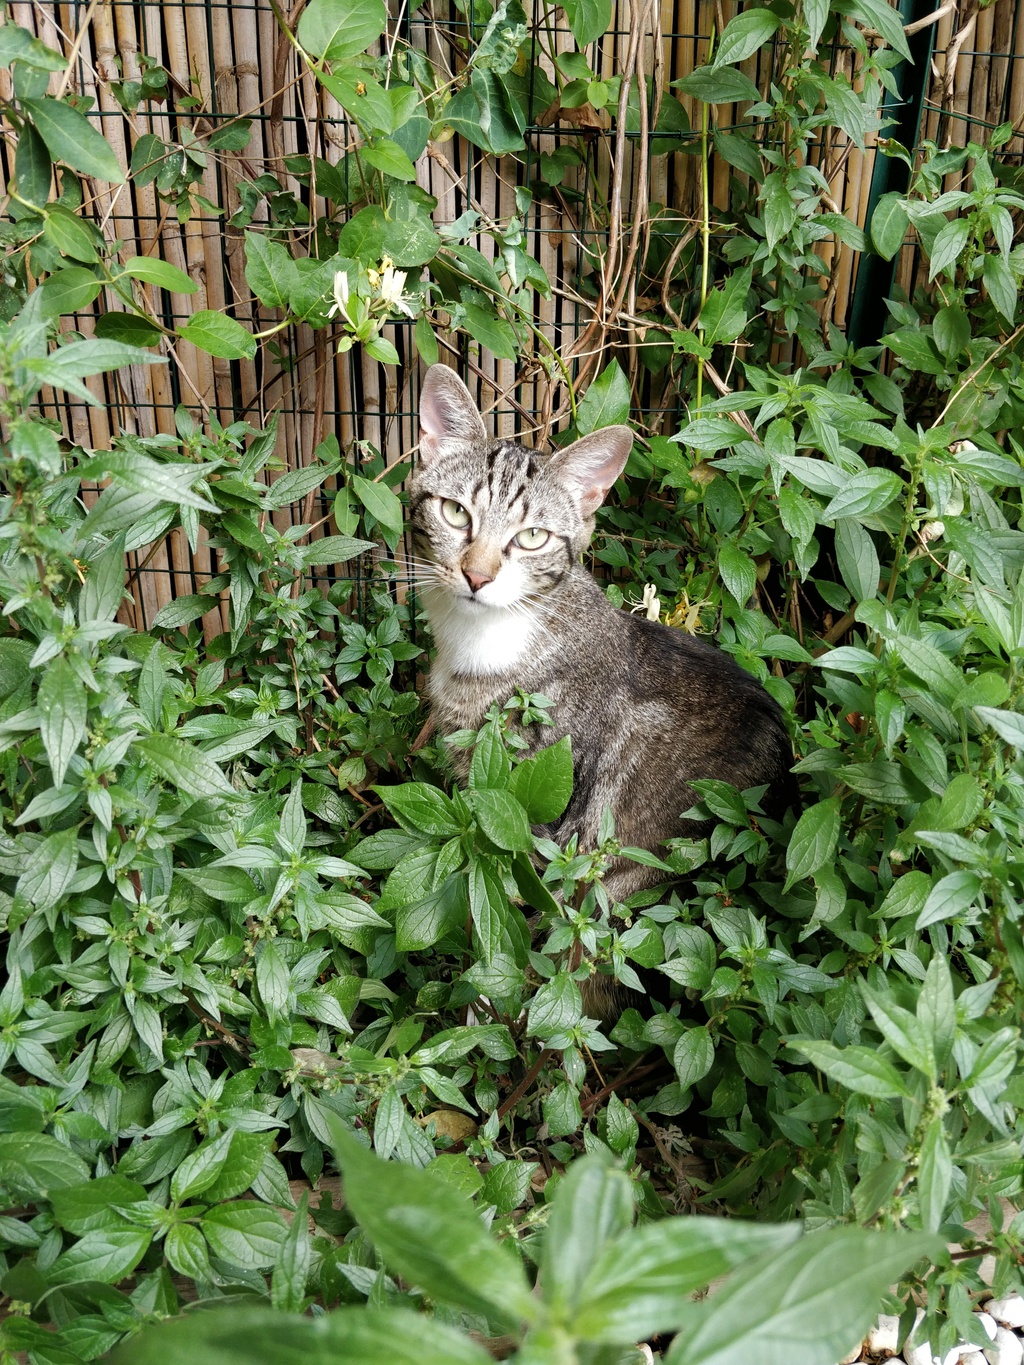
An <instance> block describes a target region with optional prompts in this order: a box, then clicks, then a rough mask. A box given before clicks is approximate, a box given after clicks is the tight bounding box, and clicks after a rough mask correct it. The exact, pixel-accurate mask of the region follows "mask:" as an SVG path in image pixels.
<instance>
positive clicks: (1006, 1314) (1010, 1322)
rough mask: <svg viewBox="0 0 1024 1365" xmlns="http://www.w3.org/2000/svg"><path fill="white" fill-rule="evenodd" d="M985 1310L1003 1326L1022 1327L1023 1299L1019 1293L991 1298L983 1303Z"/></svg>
mask: <svg viewBox="0 0 1024 1365" xmlns="http://www.w3.org/2000/svg"><path fill="white" fill-rule="evenodd" d="M985 1310H986V1312H988V1313H991V1314H992V1316H993V1317H994V1318H995V1320H996V1322H1001V1323H1002V1324H1003V1326H1004V1327H1016V1328H1018V1329H1019V1328H1021V1327H1024V1299H1022V1298H1021V1296H1020V1295H1019V1294H1007V1296H1006V1298H1005V1299H992V1300H990V1301H989V1302H988V1303H987V1304H986V1305H985Z"/></svg>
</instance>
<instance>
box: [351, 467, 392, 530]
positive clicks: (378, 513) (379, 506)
mask: <svg viewBox="0 0 1024 1365" xmlns="http://www.w3.org/2000/svg"><path fill="white" fill-rule="evenodd" d="M352 488H353V491H354V492H355V495H356V497H357V498H358V499H359V501H360V502H361V503H362V504H363V506H364V507H365V508H366V510H367V511H368V512H369V513H370V515H371V516H372V517H373V518H374V519H375V520H376V521H379V522H380V524H381V525H382V526H384V527H386V528H387V530H389V531H396V532H397V531H401V529H402V522H403V518H404V513H403V512H402V504H401V503H400V502H399V500H398V495H397V494H396V493H393V492H392V491H391V489H390V488H389V487H388V486H387V484H386V483H375V482H374V481H373V480H372V479H364V478H363V477H362V476H361V475H360V474H354V475H353V476H352Z"/></svg>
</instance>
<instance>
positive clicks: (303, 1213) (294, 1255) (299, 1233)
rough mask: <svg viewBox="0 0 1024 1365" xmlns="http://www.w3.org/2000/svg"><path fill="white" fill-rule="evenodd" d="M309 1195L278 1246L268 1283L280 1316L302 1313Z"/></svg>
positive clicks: (306, 1274) (309, 1249) (309, 1254)
mask: <svg viewBox="0 0 1024 1365" xmlns="http://www.w3.org/2000/svg"><path fill="white" fill-rule="evenodd" d="M308 1204H309V1194H308V1193H304V1194H303V1196H302V1198H301V1199H300V1200H299V1206H298V1208H297V1209H296V1211H295V1214H294V1217H293V1218H292V1222H291V1227H290V1228H289V1229H288V1232H287V1234H286V1236H285V1239H284V1242H283V1243H282V1245H281V1250H280V1253H279V1257H278V1262H277V1265H275V1267H274V1274H273V1278H272V1279H271V1282H270V1302H271V1303H272V1304H273V1305H274V1307H275V1308H277V1309H279V1310H280V1311H281V1312H283V1313H301V1312H302V1309H303V1307H304V1306H305V1300H306V1281H307V1280H308V1278H309V1268H310V1264H311V1262H312V1246H311V1244H310V1240H309V1215H308V1213H307V1207H308Z"/></svg>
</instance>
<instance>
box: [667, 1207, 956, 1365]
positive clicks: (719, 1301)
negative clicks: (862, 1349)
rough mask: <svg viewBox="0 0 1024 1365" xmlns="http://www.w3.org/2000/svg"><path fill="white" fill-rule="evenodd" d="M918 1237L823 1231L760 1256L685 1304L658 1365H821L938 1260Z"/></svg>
mask: <svg viewBox="0 0 1024 1365" xmlns="http://www.w3.org/2000/svg"><path fill="white" fill-rule="evenodd" d="M943 1252H944V1247H943V1244H942V1242H941V1241H940V1240H939V1239H938V1238H935V1237H926V1236H924V1235H922V1234H919V1233H898V1232H891V1233H885V1232H867V1231H865V1230H864V1229H862V1228H830V1229H828V1230H827V1231H822V1232H814V1233H811V1234H809V1235H807V1236H804V1237H801V1238H800V1240H799V1241H798V1242H796V1243H795V1244H794V1245H793V1246H791V1247H788V1248H786V1249H785V1250H783V1251H781V1252H770V1253H768V1254H767V1255H765V1256H762V1257H761V1258H760V1259H759V1260H758V1261H757V1262H756V1263H755V1264H754V1265H753V1266H749V1267H747V1268H745V1269H744V1271H743V1273H742V1274H739V1275H734V1276H732V1277H731V1279H730V1281H729V1283H728V1284H726V1286H725V1287H724V1288H723V1289H721V1290H720V1291H719V1292H718V1293H717V1294H714V1295H712V1296H711V1298H709V1299H708V1300H707V1301H706V1302H705V1303H703V1304H699V1305H698V1304H692V1305H688V1307H687V1313H686V1318H685V1319H684V1323H683V1327H682V1330H681V1331H680V1333H679V1335H678V1336H677V1337H676V1339H675V1340H674V1342H673V1343H672V1346H671V1348H670V1349H669V1351H668V1352H667V1353H666V1356H665V1365H684V1363H685V1365H689V1363H690V1362H696V1361H700V1365H750V1362H751V1361H757V1362H758V1365H825V1363H826V1362H828V1361H832V1360H839V1359H840V1358H841V1357H842V1356H843V1355H845V1354H846V1353H847V1352H848V1351H849V1348H850V1343H851V1342H853V1341H856V1340H858V1339H859V1337H861V1336H863V1334H864V1333H865V1332H866V1331H867V1329H868V1327H869V1326H870V1325H871V1323H872V1322H873V1321H874V1319H875V1316H876V1315H877V1313H878V1306H879V1304H880V1302H881V1301H882V1297H883V1295H884V1294H885V1293H886V1292H887V1291H888V1289H889V1287H890V1285H891V1284H892V1283H893V1282H894V1281H896V1280H898V1279H899V1277H900V1276H901V1275H902V1274H904V1273H905V1272H906V1271H908V1270H910V1268H911V1267H912V1266H913V1265H914V1264H915V1263H916V1262H917V1261H922V1260H924V1259H925V1258H926V1257H927V1258H930V1259H933V1258H935V1257H936V1256H939V1255H941V1254H943Z"/></svg>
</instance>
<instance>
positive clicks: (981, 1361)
mask: <svg viewBox="0 0 1024 1365" xmlns="http://www.w3.org/2000/svg"><path fill="white" fill-rule="evenodd" d="M960 1365H986V1360H985V1357H984V1355H983V1354H982V1352H981V1351H968V1352H967V1354H966V1355H961V1357H960Z"/></svg>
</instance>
